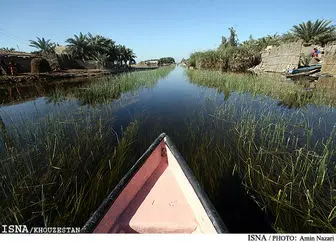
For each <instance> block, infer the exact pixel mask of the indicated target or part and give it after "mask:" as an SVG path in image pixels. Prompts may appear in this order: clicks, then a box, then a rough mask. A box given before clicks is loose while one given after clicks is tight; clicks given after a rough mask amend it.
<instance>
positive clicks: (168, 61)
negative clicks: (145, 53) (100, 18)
mask: <svg viewBox="0 0 336 242" xmlns="http://www.w3.org/2000/svg"><path fill="white" fill-rule="evenodd" d="M165 64H166V65H168V64H175V59H174V58H173V57H163V58H160V59H159V65H165Z"/></svg>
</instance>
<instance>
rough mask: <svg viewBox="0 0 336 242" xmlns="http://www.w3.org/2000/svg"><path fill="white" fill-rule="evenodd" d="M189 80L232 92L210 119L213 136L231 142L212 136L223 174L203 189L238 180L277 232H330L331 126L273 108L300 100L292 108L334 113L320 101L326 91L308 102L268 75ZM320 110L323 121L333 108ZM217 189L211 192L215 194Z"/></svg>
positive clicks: (335, 226) (206, 75) (333, 182)
mask: <svg viewBox="0 0 336 242" xmlns="http://www.w3.org/2000/svg"><path fill="white" fill-rule="evenodd" d="M188 74H189V77H190V79H191V82H192V83H197V84H199V85H202V86H208V87H213V88H217V89H218V90H220V91H221V92H224V93H225V92H227V89H229V90H230V91H231V92H232V93H233V94H231V97H230V98H228V100H226V101H224V103H223V104H222V105H220V106H218V107H217V110H216V111H215V112H214V113H213V114H209V115H211V116H212V117H213V119H214V123H213V125H212V127H213V129H214V130H216V132H218V133H221V134H223V136H225V139H228V140H229V141H225V140H224V139H223V141H218V140H216V138H215V137H216V136H215V135H214V138H213V139H215V140H216V141H215V142H214V143H213V144H216V146H215V147H218V148H217V149H216V153H217V154H218V158H217V159H213V160H222V161H223V164H225V165H224V167H222V169H220V168H219V167H221V166H220V165H215V166H216V168H215V169H213V170H212V173H211V175H210V174H208V176H209V177H211V178H207V179H208V180H209V179H210V181H208V182H210V183H211V184H216V182H218V179H219V178H220V176H221V173H223V170H224V172H225V173H228V170H229V171H230V170H231V172H232V173H233V174H238V175H239V177H241V179H242V184H243V185H244V187H245V189H246V192H247V193H248V194H250V196H251V197H252V198H253V199H254V200H255V202H256V203H257V204H258V205H259V206H260V208H261V209H262V210H263V211H264V212H265V213H266V214H267V215H268V217H269V218H270V219H272V220H273V227H274V229H275V230H276V231H278V232H335V231H336V221H335V220H334V218H335V214H334V210H335V209H334V198H335V187H336V177H335V176H334V174H335V164H334V161H335V159H336V126H333V125H334V122H332V120H331V119H330V120H328V119H327V118H326V116H320V117H319V118H318V120H317V119H316V117H314V116H311V115H308V113H307V112H306V110H304V109H294V110H292V111H290V112H289V111H288V109H286V108H279V107H277V105H276V103H277V101H276V100H277V99H280V100H281V99H285V98H290V95H294V94H293V93H295V95H299V94H298V93H300V94H301V95H302V96H299V97H298V98H297V100H298V101H297V103H299V104H301V105H302V104H307V103H309V102H310V103H315V104H327V105H330V106H333V105H334V104H335V103H334V101H335V99H327V98H326V97H325V96H327V97H328V94H329V95H332V93H331V91H329V93H327V92H324V93H323V92H322V91H321V90H317V91H316V92H313V94H312V97H306V96H303V95H304V94H305V93H307V92H305V91H304V90H301V87H300V86H296V85H295V84H294V83H288V82H284V81H283V80H280V79H277V78H276V76H275V80H274V79H273V80H272V79H270V77H271V76H252V75H233V74H221V73H217V72H209V71H196V70H195V71H194V70H190V71H188ZM225 95H226V94H225ZM232 95H233V96H234V97H233V96H232ZM251 95H252V96H251ZM266 95H269V96H271V97H273V98H276V99H275V100H272V99H269V98H268V97H267V96H266ZM323 95H325V96H323ZM253 96H254V98H252V97H253ZM256 103H257V104H258V108H255V104H256ZM321 109H323V110H324V111H323V113H325V114H326V113H328V112H333V107H326V106H324V107H321ZM208 132H209V131H208ZM228 133H229V134H230V136H229V137H228V136H227V134H228ZM202 136H206V135H204V134H203V135H202ZM207 152H210V150H208V151H206V152H204V153H205V154H207ZM207 169H208V166H207ZM216 177H217V178H216ZM212 178H214V180H213V181H211V179H212ZM214 186H215V185H214ZM217 189H219V188H218V186H215V188H214V189H213V191H214V192H215V193H216V190H217ZM210 191H211V190H210Z"/></svg>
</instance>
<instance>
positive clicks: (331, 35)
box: [292, 19, 336, 46]
mask: <svg viewBox="0 0 336 242" xmlns="http://www.w3.org/2000/svg"><path fill="white" fill-rule="evenodd" d="M292 32H293V33H294V34H295V35H296V36H297V37H299V38H300V39H302V40H303V41H304V43H305V44H319V45H322V46H324V45H325V44H326V43H328V42H330V41H334V40H336V26H335V25H331V21H328V20H323V19H322V20H320V19H317V20H316V21H315V22H312V21H311V20H309V21H307V22H303V23H300V24H298V25H294V26H293V29H292Z"/></svg>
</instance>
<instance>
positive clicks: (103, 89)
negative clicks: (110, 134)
mask: <svg viewBox="0 0 336 242" xmlns="http://www.w3.org/2000/svg"><path fill="white" fill-rule="evenodd" d="M173 69H174V66H166V67H161V68H158V69H155V70H146V71H137V72H129V73H122V74H119V75H115V76H112V77H103V78H100V79H98V80H96V81H92V82H90V84H88V85H86V86H84V87H82V88H74V89H71V90H68V91H65V92H62V91H60V90H57V91H55V93H54V94H53V95H52V96H51V98H50V101H53V102H57V101H63V100H64V99H65V98H66V97H67V98H76V99H77V100H79V101H80V102H81V103H82V104H106V103H109V102H111V101H113V100H117V99H119V98H120V95H121V94H122V93H125V92H129V91H138V90H140V88H142V87H143V88H148V87H152V86H154V85H155V84H156V83H157V81H158V80H160V79H162V78H164V77H165V76H167V75H168V73H169V72H170V71H172V70H173Z"/></svg>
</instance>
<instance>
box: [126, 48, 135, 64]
mask: <svg viewBox="0 0 336 242" xmlns="http://www.w3.org/2000/svg"><path fill="white" fill-rule="evenodd" d="M135 58H136V55H135V53H134V52H133V50H132V49H130V48H126V59H127V61H128V62H129V64H134V63H135ZM126 65H127V62H126Z"/></svg>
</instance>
